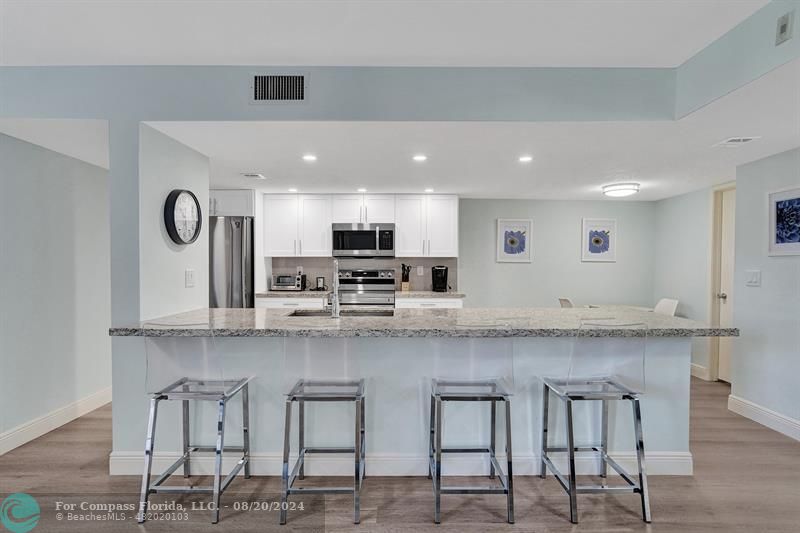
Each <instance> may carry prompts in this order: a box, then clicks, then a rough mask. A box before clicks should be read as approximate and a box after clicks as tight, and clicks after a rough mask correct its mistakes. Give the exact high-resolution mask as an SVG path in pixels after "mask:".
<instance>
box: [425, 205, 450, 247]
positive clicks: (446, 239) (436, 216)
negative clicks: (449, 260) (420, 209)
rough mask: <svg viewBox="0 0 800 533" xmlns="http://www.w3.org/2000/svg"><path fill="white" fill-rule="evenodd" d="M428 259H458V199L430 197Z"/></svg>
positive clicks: (427, 221) (428, 210) (427, 226)
mask: <svg viewBox="0 0 800 533" xmlns="http://www.w3.org/2000/svg"><path fill="white" fill-rule="evenodd" d="M427 198H428V209H427V220H426V224H425V226H426V228H427V230H428V239H427V243H426V244H427V245H428V246H427V247H428V250H427V253H426V256H428V257H458V197H457V196H445V195H441V196H440V195H433V196H428V197H427Z"/></svg>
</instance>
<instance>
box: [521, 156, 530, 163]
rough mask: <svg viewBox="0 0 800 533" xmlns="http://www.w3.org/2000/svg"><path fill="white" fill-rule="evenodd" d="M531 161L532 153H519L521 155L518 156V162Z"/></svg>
mask: <svg viewBox="0 0 800 533" xmlns="http://www.w3.org/2000/svg"><path fill="white" fill-rule="evenodd" d="M531 161H533V156H532V155H521V156H519V162H520V163H530V162H531Z"/></svg>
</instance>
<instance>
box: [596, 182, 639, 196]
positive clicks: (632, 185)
mask: <svg viewBox="0 0 800 533" xmlns="http://www.w3.org/2000/svg"><path fill="white" fill-rule="evenodd" d="M637 192H639V184H638V183H636V182H632V181H631V182H626V183H611V184H609V185H603V194H605V195H606V196H612V197H614V198H622V197H623V196H631V195H633V194H636V193H637Z"/></svg>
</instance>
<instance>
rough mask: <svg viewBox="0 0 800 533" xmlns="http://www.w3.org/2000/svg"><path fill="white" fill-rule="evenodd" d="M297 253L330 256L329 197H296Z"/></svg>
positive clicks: (311, 255)
mask: <svg viewBox="0 0 800 533" xmlns="http://www.w3.org/2000/svg"><path fill="white" fill-rule="evenodd" d="M297 201H298V218H297V224H298V226H297V234H298V238H297V243H298V247H297V255H302V256H306V257H330V256H331V236H332V231H331V197H330V196H328V195H310V194H309V195H301V196H299V197H298V200H297Z"/></svg>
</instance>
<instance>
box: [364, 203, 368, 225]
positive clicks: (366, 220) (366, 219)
mask: <svg viewBox="0 0 800 533" xmlns="http://www.w3.org/2000/svg"><path fill="white" fill-rule="evenodd" d="M367 209H368V207H367V206H366V205H365V206H364V224H366V223H367V222H369V214H368V213H369V211H367Z"/></svg>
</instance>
